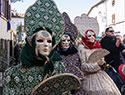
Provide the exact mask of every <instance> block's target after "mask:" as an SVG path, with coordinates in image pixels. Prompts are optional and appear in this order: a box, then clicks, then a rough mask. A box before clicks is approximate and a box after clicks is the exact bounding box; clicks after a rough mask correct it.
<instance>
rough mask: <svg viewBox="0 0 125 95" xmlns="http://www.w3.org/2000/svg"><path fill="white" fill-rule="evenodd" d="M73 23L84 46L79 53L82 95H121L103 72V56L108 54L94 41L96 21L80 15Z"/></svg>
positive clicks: (97, 29) (97, 28) (97, 27)
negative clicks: (82, 76)
mask: <svg viewBox="0 0 125 95" xmlns="http://www.w3.org/2000/svg"><path fill="white" fill-rule="evenodd" d="M74 23H75V25H76V26H77V29H78V31H79V32H80V34H81V35H82V43H83V45H84V47H83V49H82V52H79V55H80V59H81V61H82V62H81V64H82V66H81V70H82V71H83V72H84V75H85V76H84V80H83V81H82V84H83V85H82V95H121V93H120V91H119V90H118V88H117V86H116V85H115V83H114V82H113V80H112V79H111V78H110V77H109V76H108V74H107V73H106V72H105V71H104V68H105V61H104V56H106V55H107V54H109V52H108V51H107V50H105V49H102V48H101V46H100V45H99V44H98V42H97V40H96V35H98V33H99V26H98V23H97V20H96V19H94V18H89V17H88V16H87V15H86V14H82V15H81V17H79V16H77V17H76V18H75V20H74Z"/></svg>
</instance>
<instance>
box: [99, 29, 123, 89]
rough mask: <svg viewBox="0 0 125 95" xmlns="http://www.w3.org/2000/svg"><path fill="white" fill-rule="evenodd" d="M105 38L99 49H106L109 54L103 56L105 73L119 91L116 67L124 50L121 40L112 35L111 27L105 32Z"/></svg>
mask: <svg viewBox="0 0 125 95" xmlns="http://www.w3.org/2000/svg"><path fill="white" fill-rule="evenodd" d="M105 34H106V36H105V37H104V38H102V40H101V42H100V43H101V47H102V48H104V49H107V50H108V51H109V52H110V54H108V55H107V56H105V61H106V64H107V66H108V67H107V68H106V70H105V71H106V72H107V73H108V74H109V76H110V77H111V78H112V79H113V80H114V82H115V83H116V85H117V86H118V88H119V89H120V88H121V86H120V83H119V80H118V79H117V76H118V67H119V65H120V64H121V61H120V52H122V51H123V50H124V49H125V48H124V47H123V46H122V44H121V39H119V38H116V36H115V35H114V30H113V28H112V27H108V28H106V30H105Z"/></svg>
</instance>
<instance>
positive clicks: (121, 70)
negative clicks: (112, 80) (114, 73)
mask: <svg viewBox="0 0 125 95" xmlns="http://www.w3.org/2000/svg"><path fill="white" fill-rule="evenodd" d="M119 73H120V75H121V76H122V78H123V80H125V64H121V65H120V66H119Z"/></svg>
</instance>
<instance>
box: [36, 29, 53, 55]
mask: <svg viewBox="0 0 125 95" xmlns="http://www.w3.org/2000/svg"><path fill="white" fill-rule="evenodd" d="M51 50H52V36H51V34H50V33H49V32H47V31H46V30H40V31H39V32H37V33H36V49H35V52H36V55H37V56H38V51H39V53H40V54H42V55H44V56H48V55H49V54H50V52H51Z"/></svg>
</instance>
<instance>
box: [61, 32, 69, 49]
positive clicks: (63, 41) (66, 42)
mask: <svg viewBox="0 0 125 95" xmlns="http://www.w3.org/2000/svg"><path fill="white" fill-rule="evenodd" d="M61 46H62V48H63V49H68V48H69V47H70V36H69V35H66V34H64V35H63V36H62V38H61Z"/></svg>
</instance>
